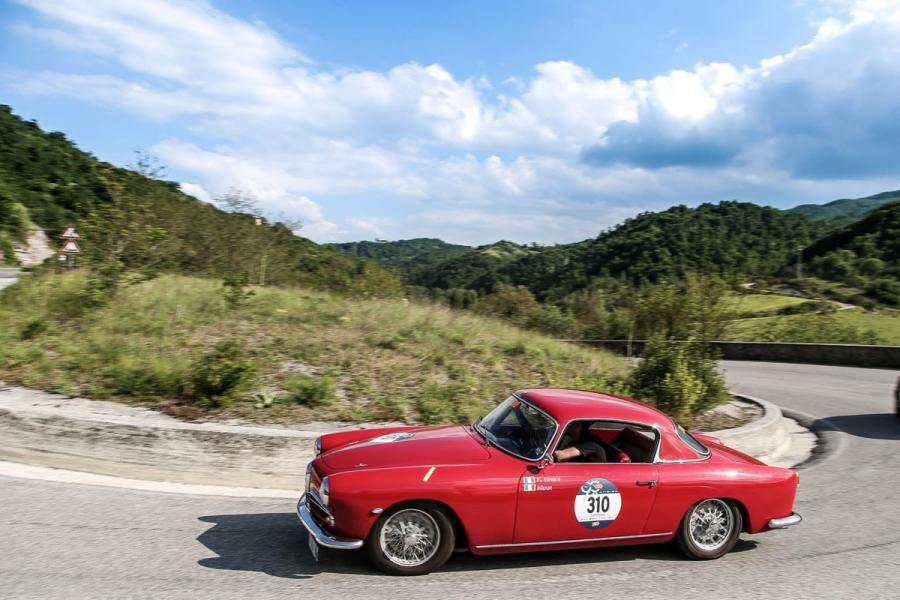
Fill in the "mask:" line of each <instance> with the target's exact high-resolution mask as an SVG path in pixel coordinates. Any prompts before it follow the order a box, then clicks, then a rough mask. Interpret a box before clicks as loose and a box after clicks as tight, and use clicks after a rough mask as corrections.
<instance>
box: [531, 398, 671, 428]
mask: <svg viewBox="0 0 900 600" xmlns="http://www.w3.org/2000/svg"><path fill="white" fill-rule="evenodd" d="M516 395H517V396H518V397H519V398H521V399H523V400H525V401H526V402H529V403H530V404H533V405H535V406H536V407H538V408H540V409H541V410H543V411H544V412H546V413H547V414H549V415H551V416H552V417H553V418H554V419H556V420H557V421H558V422H559V423H560V424H561V425H565V424H566V423H567V422H569V421H571V420H573V419H608V420H611V421H629V422H632V423H643V424H646V425H655V426H656V427H659V428H662V429H669V428H671V426H672V422H671V420H670V419H669V417H668V416H666V415H665V414H664V413H662V412H660V411H658V410H656V409H655V408H653V407H651V406H647V405H646V404H643V403H641V402H638V401H637V400H631V399H628V398H623V397H621V396H614V395H612V394H603V393H600V392H589V391H584V390H569V389H560V388H544V389H526V390H519V391H517V392H516Z"/></svg>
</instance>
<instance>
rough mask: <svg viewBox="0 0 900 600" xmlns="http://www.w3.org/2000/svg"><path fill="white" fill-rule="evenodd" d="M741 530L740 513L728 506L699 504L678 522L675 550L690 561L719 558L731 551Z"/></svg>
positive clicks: (713, 501) (715, 501)
mask: <svg viewBox="0 0 900 600" xmlns="http://www.w3.org/2000/svg"><path fill="white" fill-rule="evenodd" d="M742 528H743V518H742V517H741V511H740V510H738V508H737V507H736V506H735V505H734V504H733V503H732V502H729V501H727V500H721V499H719V498H710V499H708V500H702V501H700V502H698V503H697V504H695V505H694V506H692V507H691V509H690V510H688V512H687V514H685V515H684V518H683V519H682V520H681V525H680V526H679V528H678V547H679V548H680V549H681V551H682V552H683V553H684V554H685V556H687V557H688V558H691V559H694V560H710V559H713V558H719V557H720V556H722V555H724V554H727V553H728V552H729V551H730V550H731V549H732V548H734V545H735V544H736V543H737V540H738V536H740V534H741V529H742Z"/></svg>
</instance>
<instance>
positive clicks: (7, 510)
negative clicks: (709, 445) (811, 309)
mask: <svg viewBox="0 0 900 600" xmlns="http://www.w3.org/2000/svg"><path fill="white" fill-rule="evenodd" d="M725 367H726V369H727V373H728V379H729V382H731V383H732V384H733V385H734V386H735V387H736V389H737V390H738V391H740V392H743V393H746V394H750V395H754V396H760V397H763V398H766V399H769V400H772V401H775V402H776V403H778V404H781V405H782V406H786V407H789V408H793V409H795V410H800V411H803V412H805V413H808V414H810V415H813V416H814V417H816V418H819V419H821V424H822V425H823V426H825V427H827V428H831V429H834V430H838V431H839V433H838V434H836V435H835V436H834V437H835V438H837V439H838V441H839V444H838V450H837V451H836V452H835V453H834V454H833V455H831V456H830V457H829V458H828V459H826V460H824V461H822V462H819V463H817V464H814V465H812V466H811V467H810V468H808V469H804V470H803V471H802V472H801V486H800V495H799V499H798V503H797V510H798V511H799V512H800V513H802V514H803V517H804V519H805V520H804V522H803V523H802V524H801V525H799V526H798V527H796V528H794V529H792V530H788V531H781V532H771V533H767V534H761V535H755V536H748V535H744V536H743V537H742V541H741V542H740V543H739V545H738V546H737V548H736V549H735V551H734V552H732V553H731V554H729V555H727V556H725V557H724V558H722V559H720V560H718V561H712V562H690V561H687V560H684V559H682V558H681V556H680V555H679V554H678V553H677V552H676V551H675V550H674V549H673V548H671V547H669V546H642V547H631V548H621V549H607V550H582V551H572V552H554V553H540V554H523V555H516V556H504V557H487V558H478V557H474V556H471V555H469V554H467V553H463V554H457V555H454V557H453V558H451V560H450V562H449V563H448V564H447V566H446V567H445V568H444V569H443V570H441V571H440V572H437V573H432V574H431V575H427V576H424V577H416V578H395V577H388V576H383V575H381V574H379V573H377V572H375V571H374V570H373V569H372V568H371V567H369V565H368V563H367V562H366V560H365V558H364V557H363V556H361V555H354V554H346V553H339V552H334V551H331V552H329V551H323V553H322V554H323V556H322V562H321V563H319V564H316V563H314V562H313V560H312V558H311V556H310V554H309V552H308V550H307V549H306V534H305V532H304V531H303V530H302V528H301V527H300V525H299V524H298V523H297V522H296V519H295V517H294V515H293V504H292V503H291V502H289V501H280V500H262V499H241V498H218V497H194V496H180V495H169V494H161V493H151V492H137V491H130V490H118V489H109V488H100V487H90V486H79V485H70V484H60V483H51V482H43V481H29V480H19V479H2V478H0V508H2V514H0V597H2V598H126V597H127V598H191V599H194V598H217V599H224V598H269V597H280V596H284V597H288V596H290V597H295V598H315V599H319V598H338V597H342V598H348V597H367V598H371V597H374V598H380V597H390V598H396V597H427V598H450V597H465V598H473V597H485V598H488V597H489V598H506V597H517V598H529V599H530V598H547V597H560V598H573V597H584V598H609V597H616V598H666V599H672V598H704V599H708V598H769V597H786V598H848V597H853V598H856V599H861V598H897V597H898V596H900V511H898V505H900V419H897V418H895V417H894V415H893V414H892V413H891V411H892V407H893V402H892V398H893V396H892V392H893V385H894V382H895V380H896V377H897V376H898V374H900V372H898V371H889V370H879V369H855V368H843V367H819V366H811V365H787V364H776V363H750V362H747V363H736V362H728V363H725Z"/></svg>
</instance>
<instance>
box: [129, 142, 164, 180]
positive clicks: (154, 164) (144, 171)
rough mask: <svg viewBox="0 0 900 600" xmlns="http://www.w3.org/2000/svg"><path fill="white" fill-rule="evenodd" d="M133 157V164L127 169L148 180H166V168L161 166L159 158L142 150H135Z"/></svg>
mask: <svg viewBox="0 0 900 600" xmlns="http://www.w3.org/2000/svg"><path fill="white" fill-rule="evenodd" d="M134 156H135V158H134V163H133V164H130V165H128V168H129V169H131V170H132V171H134V172H136V173H140V174H141V175H143V176H144V177H146V178H148V179H158V180H163V179H165V178H166V166H165V165H164V164H162V161H161V160H159V157H157V156H155V155H153V154H150V153H149V152H147V151H146V150H144V149H143V148H135V150H134Z"/></svg>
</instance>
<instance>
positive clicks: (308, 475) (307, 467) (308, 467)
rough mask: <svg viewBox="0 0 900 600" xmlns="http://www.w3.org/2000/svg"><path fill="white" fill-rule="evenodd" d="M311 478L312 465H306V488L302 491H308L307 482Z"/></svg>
mask: <svg viewBox="0 0 900 600" xmlns="http://www.w3.org/2000/svg"><path fill="white" fill-rule="evenodd" d="M311 477H312V463H307V465H306V486H305V487H304V488H303V489H304V491H307V492H308V491H309V480H310V478H311Z"/></svg>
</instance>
